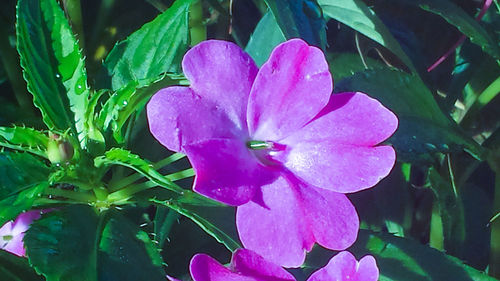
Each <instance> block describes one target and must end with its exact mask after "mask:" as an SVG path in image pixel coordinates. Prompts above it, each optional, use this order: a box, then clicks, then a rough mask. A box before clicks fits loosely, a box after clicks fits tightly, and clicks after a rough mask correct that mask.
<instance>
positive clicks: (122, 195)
mask: <svg viewBox="0 0 500 281" xmlns="http://www.w3.org/2000/svg"><path fill="white" fill-rule="evenodd" d="M155 186H157V184H156V183H154V182H150V181H148V182H145V183H139V184H133V185H129V186H128V187H126V188H124V189H121V190H118V191H115V192H113V193H111V194H109V195H108V198H107V201H108V202H110V203H115V202H120V201H126V200H128V199H129V198H130V197H132V195H134V194H136V193H138V192H141V191H144V190H147V189H150V188H152V187H155Z"/></svg>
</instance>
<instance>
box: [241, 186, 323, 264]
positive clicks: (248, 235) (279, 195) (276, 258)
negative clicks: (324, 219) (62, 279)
mask: <svg viewBox="0 0 500 281" xmlns="http://www.w3.org/2000/svg"><path fill="white" fill-rule="evenodd" d="M297 195H298V194H297V191H296V190H295V187H292V186H291V185H290V184H289V183H288V182H287V180H286V179H284V178H283V177H280V178H278V179H277V180H276V181H275V182H273V183H272V184H269V185H266V186H263V187H262V202H263V204H265V206H262V205H260V204H257V203H255V202H253V201H250V202H249V203H247V204H245V205H242V206H239V207H238V209H237V211H236V225H237V228H238V234H239V237H240V240H241V242H242V243H243V246H245V248H247V249H250V250H252V251H255V252H256V253H257V254H259V255H261V256H262V257H264V258H265V259H266V260H268V261H270V262H272V263H275V264H278V265H282V266H284V267H298V266H300V265H302V263H303V262H304V259H305V255H306V250H311V248H312V246H313V244H314V237H313V235H312V233H311V231H310V230H309V229H308V227H307V220H306V217H305V215H304V210H303V207H302V202H301V201H300V200H299V198H298V197H297Z"/></svg>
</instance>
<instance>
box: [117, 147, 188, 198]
mask: <svg viewBox="0 0 500 281" xmlns="http://www.w3.org/2000/svg"><path fill="white" fill-rule="evenodd" d="M184 156H185V155H184V154H182V153H174V154H172V155H170V156H168V157H167V158H165V159H163V160H160V161H158V162H156V163H155V164H154V165H153V168H154V169H155V170H159V169H161V168H163V167H165V166H167V165H169V164H172V163H173V162H175V161H177V160H179V159H182V158H183V157H184ZM181 172H182V171H181ZM143 177H144V175H142V174H139V173H134V174H132V175H130V176H128V177H124V178H122V179H120V180H117V181H116V182H114V183H111V184H110V185H109V190H111V191H116V190H119V189H122V188H123V187H125V186H127V185H129V184H132V183H134V182H135V181H137V180H139V179H141V178H143Z"/></svg>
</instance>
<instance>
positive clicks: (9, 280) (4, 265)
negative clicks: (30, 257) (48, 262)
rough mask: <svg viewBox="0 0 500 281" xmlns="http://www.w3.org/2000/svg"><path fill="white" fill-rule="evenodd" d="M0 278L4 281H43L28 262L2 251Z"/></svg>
mask: <svg viewBox="0 0 500 281" xmlns="http://www.w3.org/2000/svg"><path fill="white" fill-rule="evenodd" d="M0 276H2V280H3V281H43V280H44V279H43V277H42V276H40V275H38V274H36V272H35V271H34V270H33V268H31V267H30V265H29V264H28V261H27V260H26V259H25V258H23V257H18V256H16V255H13V254H11V253H9V252H6V251H0Z"/></svg>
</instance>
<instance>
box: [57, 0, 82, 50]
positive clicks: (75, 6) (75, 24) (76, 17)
mask: <svg viewBox="0 0 500 281" xmlns="http://www.w3.org/2000/svg"><path fill="white" fill-rule="evenodd" d="M62 3H63V6H64V10H65V11H66V14H67V15H68V17H69V18H70V20H71V26H72V29H73V32H74V33H76V36H77V37H78V41H79V43H80V48H82V49H83V48H84V46H85V42H84V39H85V38H84V35H83V22H82V8H81V4H80V0H63V1H62Z"/></svg>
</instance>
